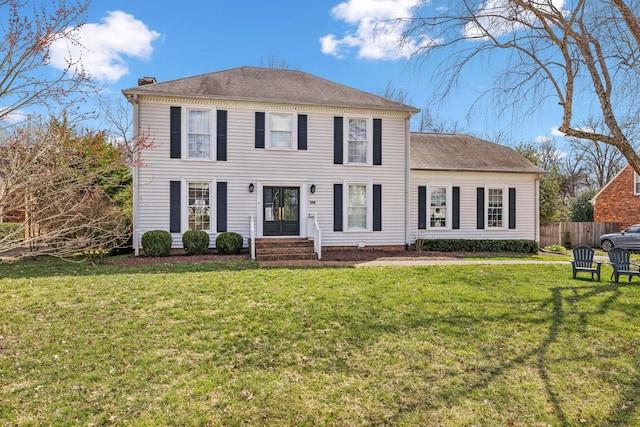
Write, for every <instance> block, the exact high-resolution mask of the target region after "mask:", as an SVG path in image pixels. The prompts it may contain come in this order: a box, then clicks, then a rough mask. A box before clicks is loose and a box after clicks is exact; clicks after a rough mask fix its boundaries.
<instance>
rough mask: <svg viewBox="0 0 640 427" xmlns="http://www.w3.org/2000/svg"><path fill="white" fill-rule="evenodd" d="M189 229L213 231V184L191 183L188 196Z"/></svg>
mask: <svg viewBox="0 0 640 427" xmlns="http://www.w3.org/2000/svg"><path fill="white" fill-rule="evenodd" d="M187 203H188V205H187V212H188V229H189V230H205V231H210V230H211V183H209V182H189V183H188V195H187Z"/></svg>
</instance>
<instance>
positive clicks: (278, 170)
mask: <svg viewBox="0 0 640 427" xmlns="http://www.w3.org/2000/svg"><path fill="white" fill-rule="evenodd" d="M194 102H195V101H194ZM198 102H200V105H207V107H214V108H215V107H216V105H215V104H204V103H203V102H202V101H198ZM171 105H174V106H179V105H181V103H180V102H169V101H166V102H159V101H153V102H148V101H147V102H145V101H144V100H142V101H141V103H140V124H139V126H140V130H141V131H142V132H145V130H147V129H148V130H149V131H148V132H149V136H150V139H151V140H152V141H153V146H152V148H150V149H148V150H145V152H144V153H143V164H144V165H143V166H142V167H141V168H140V169H139V174H140V179H139V182H140V188H139V218H138V239H139V238H140V236H141V235H142V233H144V232H145V231H147V230H153V229H162V230H169V181H172V180H184V181H188V180H198V181H202V180H204V181H211V182H213V188H212V191H213V192H214V194H213V201H214V207H215V182H218V181H225V182H227V194H228V196H227V230H228V231H235V232H237V233H240V234H241V235H242V236H243V237H244V238H245V245H246V243H247V238H248V237H249V234H250V232H249V227H250V225H249V217H250V215H252V214H253V215H255V216H256V217H257V219H258V221H257V222H258V224H257V225H258V237H260V236H261V230H262V225H261V220H262V213H261V211H262V209H263V207H262V186H263V185H273V184H278V185H280V184H281V185H291V186H300V194H301V197H300V198H301V206H300V207H301V209H300V226H301V230H300V231H301V233H300V234H301V235H302V236H307V235H309V233H310V230H307V223H308V221H307V216H308V214H314V213H316V214H317V215H318V222H319V224H320V227H321V229H322V239H323V240H322V242H323V245H325V246H355V245H356V244H357V243H358V242H363V243H364V244H365V245H367V246H378V245H404V244H405V243H406V242H405V224H404V218H405V201H404V194H405V154H406V153H405V142H406V120H407V119H406V117H403V116H401V115H399V114H398V113H388V114H385V113H381V112H372V111H331V110H327V109H321V108H316V109H310V108H304V107H299V108H296V110H298V112H299V113H300V114H307V116H308V123H307V126H308V144H307V145H308V149H307V150H306V151H305V150H300V151H298V150H290V151H283V150H280V151H277V150H268V149H256V148H254V143H255V142H254V127H255V124H254V121H255V112H256V111H269V110H274V109H277V108H278V106H275V105H259V104H256V105H249V104H247V105H242V104H237V103H236V104H233V105H231V104H227V105H220V106H218V108H219V109H223V110H227V117H228V118H227V129H228V130H227V161H215V160H207V161H202V160H182V159H170V158H169V107H170V106H171ZM184 105H186V104H184ZM283 109H285V110H288V111H290V110H291V109H292V108H291V106H286V107H284V108H283ZM350 113H357V114H367V115H369V116H372V117H374V118H381V119H382V165H379V166H348V165H334V164H333V118H334V116H346V115H348V114H350ZM214 117H215V114H214ZM212 150H213V151H212V152H213V158H215V127H214V137H213V144H212ZM348 181H358V182H362V181H365V182H370V183H372V184H380V185H381V186H382V231H379V232H373V231H371V232H348V231H345V232H334V231H333V185H334V184H338V183H343V182H348ZM250 183H253V184H254V186H255V191H254V193H250V192H249V190H248V187H249V184H250ZM311 184H315V186H316V192H315V194H311V193H310V191H309V187H310V186H311ZM345 195H346V188H345ZM183 206H184V200H183ZM212 216H213V219H214V224H215V211H213V212H212ZM214 227H215V225H214ZM184 231H185V230H183V232H184ZM173 237H174V247H181V245H182V243H181V235H180V234H178V233H175V234H174V236H173ZM211 237H212V242H213V241H214V240H215V237H216V233H215V229H214V233H212V234H211Z"/></svg>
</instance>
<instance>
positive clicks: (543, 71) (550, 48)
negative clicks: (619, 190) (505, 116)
mask: <svg viewBox="0 0 640 427" xmlns="http://www.w3.org/2000/svg"><path fill="white" fill-rule="evenodd" d="M556 4H558V3H557V2H554V1H553V0H496V1H485V0H461V1H460V2H455V3H449V4H448V7H440V6H444V5H442V4H439V3H434V2H428V3H425V4H424V5H423V7H422V9H420V10H418V11H417V13H416V17H414V18H412V19H410V20H409V25H407V27H406V28H407V30H406V32H405V34H404V37H405V39H406V40H410V39H412V38H415V37H419V36H422V37H429V38H430V39H432V40H437V41H438V43H433V44H431V45H429V46H426V47H422V48H421V49H419V50H418V51H417V52H415V55H414V59H415V60H417V61H421V60H428V59H429V58H431V57H433V56H434V55H436V53H437V52H440V51H445V50H446V51H447V52H449V54H448V55H447V56H446V57H445V60H444V61H443V62H442V63H441V65H440V66H439V67H437V69H436V73H435V74H436V75H435V77H436V80H435V82H436V83H437V84H438V86H439V87H440V88H441V92H440V96H441V97H445V96H446V95H447V94H448V93H449V92H450V90H451V89H452V87H453V85H455V84H456V82H457V81H458V80H459V79H460V76H461V75H462V71H463V69H464V68H465V67H466V66H467V64H469V63H470V62H471V61H473V60H475V59H476V58H480V57H484V58H491V55H493V54H496V55H498V56H499V58H500V59H501V60H503V61H504V60H505V59H506V60H507V61H506V62H505V64H506V65H504V67H503V68H501V72H500V73H499V74H498V75H497V76H496V79H495V85H494V86H493V87H492V88H490V89H489V90H488V91H487V92H485V93H484V94H483V95H482V96H481V97H480V98H484V97H485V96H488V95H492V96H493V97H494V100H495V102H494V104H493V105H495V106H496V110H498V111H501V110H505V109H511V110H512V111H514V110H516V108H514V107H516V106H517V109H522V110H523V111H525V113H526V112H529V111H531V110H535V109H536V108H539V103H540V100H545V99H548V98H549V97H550V96H551V97H554V98H555V99H556V100H557V102H558V104H560V105H561V107H562V116H561V117H560V118H559V119H560V120H559V123H560V126H559V129H560V131H562V132H564V133H565V134H566V135H567V136H569V137H573V138H579V139H583V140H589V141H593V142H601V143H605V144H608V145H610V146H612V147H615V149H617V150H618V151H619V152H620V153H621V154H622V155H623V156H624V157H625V158H626V160H627V161H628V162H629V163H630V164H631V165H632V166H633V168H634V169H635V170H636V171H640V157H638V154H637V153H636V150H635V148H634V143H635V142H636V141H635V139H634V137H635V135H636V133H637V129H638V127H639V125H640V123H639V121H638V109H637V107H636V105H634V104H635V101H634V100H635V98H636V97H637V96H638V92H639V91H640V86H639V85H638V83H637V82H638V72H639V71H640V65H639V64H640V21H639V20H638V11H639V10H640V2H639V1H638V0H632V1H624V0H603V1H598V2H587V1H586V0H577V1H575V2H571V3H569V2H563V3H562V8H560V7H559V6H558V7H557V6H556ZM441 11H444V12H441ZM403 22H407V20H406V18H403ZM594 100H595V101H596V104H593V102H592V101H594ZM525 102H527V103H529V107H528V108H526V107H525V105H524V104H525ZM587 103H592V105H593V107H594V108H593V109H592V110H590V111H589V110H586V109H585V105H587ZM578 107H579V108H578ZM596 113H597V114H596ZM590 117H596V118H597V119H598V120H599V121H601V122H602V123H603V125H604V126H603V127H601V128H600V129H599V132H598V131H596V130H595V129H589V128H583V127H580V126H578V124H579V123H583V122H585V121H586V119H587V118H590Z"/></svg>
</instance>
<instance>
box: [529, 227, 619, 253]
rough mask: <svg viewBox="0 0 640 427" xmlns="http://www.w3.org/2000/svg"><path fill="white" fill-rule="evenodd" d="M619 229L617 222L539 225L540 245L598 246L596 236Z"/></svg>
mask: <svg viewBox="0 0 640 427" xmlns="http://www.w3.org/2000/svg"><path fill="white" fill-rule="evenodd" d="M616 231H620V223H618V222H558V223H553V224H546V225H541V226H540V247H542V248H544V247H545V246H551V245H562V246H564V247H566V248H574V247H576V246H579V245H587V246H591V247H594V248H595V247H598V238H599V237H600V236H601V235H603V234H606V233H615V232H616Z"/></svg>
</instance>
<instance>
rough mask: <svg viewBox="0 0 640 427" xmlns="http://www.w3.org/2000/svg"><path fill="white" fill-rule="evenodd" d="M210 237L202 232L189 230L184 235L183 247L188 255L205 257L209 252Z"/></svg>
mask: <svg viewBox="0 0 640 427" xmlns="http://www.w3.org/2000/svg"><path fill="white" fill-rule="evenodd" d="M209 241H210V239H209V235H208V234H207V232H206V231H202V230H189V231H187V232H185V233H184V234H183V235H182V247H183V248H184V251H185V252H186V253H187V255H204V254H206V253H207V251H208V250H209Z"/></svg>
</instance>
